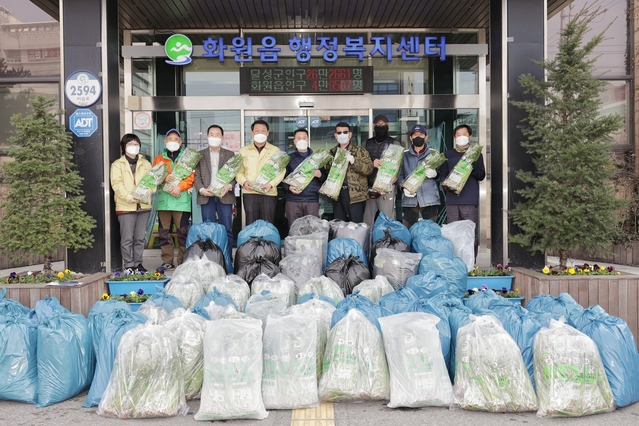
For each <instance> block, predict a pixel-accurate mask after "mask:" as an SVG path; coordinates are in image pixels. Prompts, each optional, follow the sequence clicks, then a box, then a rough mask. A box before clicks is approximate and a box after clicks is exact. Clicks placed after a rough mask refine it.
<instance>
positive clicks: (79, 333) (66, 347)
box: [36, 313, 95, 408]
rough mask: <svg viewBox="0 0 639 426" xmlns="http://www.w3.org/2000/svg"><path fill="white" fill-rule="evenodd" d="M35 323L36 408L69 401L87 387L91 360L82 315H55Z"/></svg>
mask: <svg viewBox="0 0 639 426" xmlns="http://www.w3.org/2000/svg"><path fill="white" fill-rule="evenodd" d="M38 320H39V322H40V325H39V326H38V354H37V359H38V401H37V403H36V407H38V408H41V407H46V406H48V405H51V404H56V403H58V402H62V401H64V400H67V399H69V398H72V397H74V396H76V395H77V394H79V393H80V392H82V391H83V390H85V389H86V388H88V387H89V385H90V384H91V379H92V378H93V369H94V363H95V359H94V353H93V342H92V341H91V334H90V333H89V326H88V325H87V320H86V318H84V316H82V315H80V314H71V313H69V314H60V313H56V314H54V315H53V316H50V317H45V318H42V317H38Z"/></svg>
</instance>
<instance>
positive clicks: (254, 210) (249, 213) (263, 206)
mask: <svg viewBox="0 0 639 426" xmlns="http://www.w3.org/2000/svg"><path fill="white" fill-rule="evenodd" d="M242 197H243V200H244V201H243V204H242V205H243V206H244V214H245V215H246V225H247V226H248V225H250V224H251V223H253V222H255V221H256V220H258V219H262V220H265V221H267V222H269V223H272V224H275V209H276V208H277V197H275V196H271V195H262V194H243V195H242Z"/></svg>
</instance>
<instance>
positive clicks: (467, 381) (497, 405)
mask: <svg viewBox="0 0 639 426" xmlns="http://www.w3.org/2000/svg"><path fill="white" fill-rule="evenodd" d="M470 318H471V320H473V319H474V321H473V322H471V323H470V324H466V325H465V326H463V327H461V328H460V329H459V331H458V332H457V346H456V348H455V386H454V387H453V398H454V400H453V405H454V406H455V407H460V408H464V409H467V410H481V411H491V412H506V411H508V412H519V411H535V410H537V408H538V407H537V396H536V395H535V391H534V390H533V387H532V383H531V382H530V376H528V370H526V364H524V360H523V359H522V357H521V352H520V351H519V347H518V346H517V342H515V341H514V340H513V338H512V337H510V335H509V334H508V333H507V332H506V330H504V328H503V327H502V326H501V323H500V322H499V320H498V319H497V318H495V317H493V316H492V315H483V316H479V317H475V316H474V315H471V316H470Z"/></svg>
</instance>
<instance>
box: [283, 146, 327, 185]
mask: <svg viewBox="0 0 639 426" xmlns="http://www.w3.org/2000/svg"><path fill="white" fill-rule="evenodd" d="M331 161H333V156H332V155H331V153H330V152H328V151H326V150H325V149H318V150H316V151H315V152H313V153H312V154H311V155H310V156H308V157H306V158H305V159H304V161H302V162H301V163H300V164H299V165H298V166H297V167H296V168H295V170H293V171H292V172H291V173H290V174H289V175H288V176H286V178H285V179H284V180H283V181H282V182H284V183H285V184H288V185H290V186H291V187H292V188H297V189H298V190H299V191H300V192H301V191H303V190H304V189H305V188H306V187H307V186H308V184H310V183H311V181H312V180H313V178H314V177H315V176H314V175H313V172H315V170H320V169H322V168H324V166H326V165H327V164H328V163H330V162H331Z"/></svg>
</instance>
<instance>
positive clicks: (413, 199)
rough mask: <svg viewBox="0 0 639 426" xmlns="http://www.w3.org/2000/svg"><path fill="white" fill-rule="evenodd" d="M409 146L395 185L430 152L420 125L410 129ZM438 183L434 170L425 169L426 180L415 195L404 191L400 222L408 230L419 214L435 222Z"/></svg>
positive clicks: (399, 183)
mask: <svg viewBox="0 0 639 426" xmlns="http://www.w3.org/2000/svg"><path fill="white" fill-rule="evenodd" d="M409 138H410V141H411V146H410V148H408V150H407V151H405V152H404V159H403V160H402V161H403V164H402V170H401V171H400V173H399V176H398V178H397V184H398V185H401V184H402V183H403V182H404V181H405V180H406V178H407V177H408V176H410V174H411V173H412V172H413V170H415V168H416V167H417V165H418V164H419V163H421V162H422V161H424V158H426V157H427V156H428V155H429V154H430V153H431V152H433V150H432V149H430V148H429V147H428V146H427V145H426V140H427V139H428V135H427V134H426V128H425V127H424V126H422V125H421V124H415V125H414V126H413V127H412V128H411V129H410V136H409ZM439 204H440V202H439V182H438V174H437V171H436V170H434V169H426V179H424V182H423V183H422V185H421V186H420V187H419V188H418V189H417V192H416V193H415V194H413V193H411V192H409V191H408V190H407V189H404V197H403V198H402V222H403V223H404V225H406V226H407V227H408V228H410V227H411V226H412V225H413V224H414V223H415V222H417V221H418V220H419V215H420V213H421V215H422V218H423V219H430V220H432V221H434V222H436V221H437V212H438V211H439Z"/></svg>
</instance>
